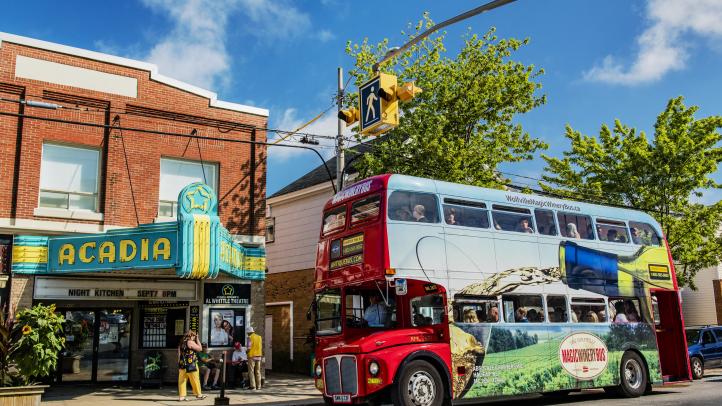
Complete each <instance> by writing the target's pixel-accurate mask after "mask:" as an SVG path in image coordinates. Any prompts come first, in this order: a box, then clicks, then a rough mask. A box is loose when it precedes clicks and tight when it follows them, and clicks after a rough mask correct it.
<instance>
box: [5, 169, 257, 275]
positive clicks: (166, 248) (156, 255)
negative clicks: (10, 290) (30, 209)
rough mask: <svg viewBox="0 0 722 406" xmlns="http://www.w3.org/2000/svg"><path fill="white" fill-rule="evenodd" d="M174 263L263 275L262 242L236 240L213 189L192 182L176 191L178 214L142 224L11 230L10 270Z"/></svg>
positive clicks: (211, 271)
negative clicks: (71, 230)
mask: <svg viewBox="0 0 722 406" xmlns="http://www.w3.org/2000/svg"><path fill="white" fill-rule="evenodd" d="M168 268H175V270H176V275H177V276H178V277H180V278H186V279H209V278H215V277H216V276H218V272H225V273H227V274H230V275H233V276H235V277H238V278H243V279H252V280H254V279H255V280H258V279H265V269H266V254H265V250H264V249H263V248H256V247H244V246H241V245H240V244H238V243H236V242H235V241H234V240H233V238H232V236H231V234H230V233H229V232H228V230H226V229H225V228H224V227H223V225H221V222H220V219H219V218H218V201H217V198H216V194H215V192H213V190H212V189H211V188H210V187H209V186H208V185H205V184H203V183H192V184H190V185H188V186H186V187H185V188H183V190H182V191H181V192H180V194H179V195H178V220H177V221H175V222H167V223H155V224H142V225H140V226H138V227H136V228H131V229H119V230H112V231H108V232H107V233H101V234H84V235H70V236H50V237H38V236H15V237H14V240H13V255H12V272H13V273H19V274H36V275H62V274H68V273H80V272H107V271H115V270H127V269H168Z"/></svg>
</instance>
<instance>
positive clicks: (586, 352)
mask: <svg viewBox="0 0 722 406" xmlns="http://www.w3.org/2000/svg"><path fill="white" fill-rule="evenodd" d="M607 355H608V351H607V346H606V345H605V344H604V341H602V340H601V339H600V338H599V337H597V336H595V335H594V334H589V333H573V334H570V335H568V336H567V337H566V338H564V340H562V342H561V344H559V361H561V363H562V368H564V370H565V371H566V372H567V373H569V374H570V375H571V376H573V377H575V378H577V379H579V380H581V381H588V380H592V379H594V378H596V377H597V376H599V375H600V374H601V373H602V372H604V370H605V369H606V368H607V362H608V356H607Z"/></svg>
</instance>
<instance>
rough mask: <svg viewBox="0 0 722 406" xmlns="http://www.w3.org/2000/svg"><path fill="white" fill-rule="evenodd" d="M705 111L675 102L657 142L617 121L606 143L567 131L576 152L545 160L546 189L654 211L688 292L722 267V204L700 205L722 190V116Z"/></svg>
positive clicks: (663, 117)
mask: <svg viewBox="0 0 722 406" xmlns="http://www.w3.org/2000/svg"><path fill="white" fill-rule="evenodd" d="M697 110H698V107H696V106H692V107H686V106H685V105H684V99H683V98H682V97H677V98H674V99H671V100H670V101H669V102H668V104H667V108H666V109H665V110H664V111H663V112H662V113H661V114H660V115H659V116H658V117H657V122H656V124H655V126H654V129H655V131H654V138H653V139H652V140H651V141H650V140H648V139H647V136H646V135H645V133H644V132H638V131H637V130H636V129H634V128H630V127H627V126H625V125H623V124H622V123H620V122H619V121H618V120H617V121H615V124H614V128H613V129H610V128H609V127H608V126H607V125H602V128H601V130H600V132H599V136H598V137H595V136H587V135H583V134H581V133H580V132H578V131H575V130H574V129H572V127H570V126H567V129H566V137H567V138H568V139H569V141H570V142H571V147H570V149H569V150H568V151H565V152H564V157H563V158H562V159H559V158H554V157H550V156H543V157H544V159H545V160H546V163H547V167H546V174H545V175H544V176H543V179H544V182H543V183H542V188H543V189H545V190H547V191H552V192H554V193H556V194H561V195H564V196H568V197H570V198H576V199H589V200H594V201H598V202H601V203H607V204H623V205H631V206H634V207H638V208H640V209H643V210H647V211H648V212H649V214H650V215H652V216H654V217H655V218H656V219H657V221H659V223H660V224H661V225H662V229H663V230H664V233H665V235H666V237H667V240H668V242H669V247H670V249H671V251H672V257H673V258H674V260H675V263H676V264H677V267H676V268H677V279H678V283H679V285H680V286H685V285H689V286H691V287H693V288H694V285H693V278H694V276H695V274H696V273H697V271H699V270H700V269H703V268H706V267H709V266H714V265H716V264H717V263H719V262H720V261H721V260H722V237H720V235H719V233H718V232H717V231H718V228H719V227H720V224H721V222H722V203H721V202H717V203H715V204H713V205H710V206H705V205H702V204H699V203H694V202H693V201H692V198H693V197H695V196H696V197H699V196H701V193H700V191H701V190H703V189H719V188H720V187H722V185H720V184H718V183H716V182H715V181H714V180H713V179H712V178H711V177H710V176H711V175H712V174H713V173H714V172H715V171H716V170H717V168H718V166H719V163H720V161H722V147H720V146H719V143H720V141H721V140H722V135H721V134H720V133H719V132H718V131H717V130H718V129H719V128H720V127H722V117H721V116H710V117H705V118H701V119H696V118H695V117H694V115H695V113H696V112H697Z"/></svg>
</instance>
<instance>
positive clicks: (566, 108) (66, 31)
mask: <svg viewBox="0 0 722 406" xmlns="http://www.w3.org/2000/svg"><path fill="white" fill-rule="evenodd" d="M484 2H485V0H484V1H469V0H453V1H452V0H449V1H438V0H437V1H431V0H417V1H411V0H404V1H401V0H398V1H378V0H366V1H363V2H358V1H356V2H352V1H350V0H349V1H342V0H317V1H316V0H296V1H291V0H126V1H117V2H99V1H90V0H86V1H80V0H79V1H75V2H72V6H69V4H68V3H66V2H58V1H51V0H47V1H33V2H10V3H8V4H6V5H5V6H4V7H3V12H2V14H0V31H4V32H9V33H13V34H18V35H23V36H28V37H33V38H37V39H42V40H46V41H51V42H56V43H61V44H65V45H70V46H75V47H79V48H86V49H91V50H96V51H100V52H105V53H109V54H114V55H119V56H124V57H129V58H134V59H139V60H145V61H149V62H152V63H155V64H157V65H158V67H159V71H160V73H162V74H164V75H166V76H170V77H173V78H175V79H179V80H183V81H186V82H188V83H191V84H194V85H196V86H200V87H203V88H207V89H210V90H213V91H215V92H217V93H218V95H219V98H220V99H222V100H227V101H231V102H236V103H243V104H249V105H253V106H257V107H262V108H267V109H269V110H270V117H269V120H270V123H269V127H270V128H279V129H284V130H293V129H295V128H297V127H298V126H299V125H301V124H302V123H304V122H306V121H308V120H310V119H311V118H313V117H315V116H316V115H317V114H319V113H320V112H322V111H324V110H326V109H327V108H329V107H330V106H331V105H332V103H333V96H334V93H335V92H336V86H337V76H336V72H337V68H338V67H343V68H344V70H345V71H348V69H350V68H351V67H352V66H353V60H352V59H351V58H350V57H349V56H347V55H346V54H345V52H344V49H345V45H346V42H347V41H349V40H350V41H352V42H361V41H362V40H363V39H364V38H366V37H367V38H368V39H369V41H370V42H371V43H376V42H379V41H381V40H383V39H384V38H388V39H389V41H390V43H391V44H394V45H401V44H403V42H404V40H405V38H404V36H403V35H402V34H401V31H402V30H404V29H406V28H407V27H408V24H409V23H414V22H416V21H418V20H419V19H420V18H421V16H422V14H423V13H424V12H425V11H428V12H430V15H431V17H432V18H433V19H434V20H435V21H437V22H440V21H443V20H446V19H448V18H450V17H453V16H455V15H457V14H460V13H462V12H464V11H467V10H470V9H472V8H475V7H477V6H479V5H481V4H483V3H484ZM720 21H722V0H603V1H591V0H543V1H542V0H517V1H516V2H513V3H511V4H509V5H507V6H504V7H502V8H499V9H496V10H493V11H491V12H488V13H484V14H482V15H479V16H476V17H473V18H471V19H469V20H466V21H463V22H461V23H458V24H456V25H455V26H452V27H449V28H448V29H447V30H446V31H447V36H446V42H445V43H446V46H447V49H448V52H449V53H448V55H449V56H450V57H453V56H455V55H456V53H457V52H458V50H459V48H460V47H461V46H462V45H463V38H462V37H463V35H464V33H465V32H467V30H471V32H474V33H478V34H483V33H484V32H486V31H487V30H488V29H489V27H492V26H494V27H496V28H497V34H498V36H499V37H514V38H527V37H528V38H530V40H531V42H530V44H529V45H528V46H526V47H524V48H522V49H521V50H520V51H519V52H517V53H516V54H514V55H513V58H514V59H515V60H518V61H520V62H523V63H525V64H533V65H534V66H536V67H539V68H543V69H544V70H545V72H546V73H545V74H544V75H543V76H541V78H539V81H540V82H541V83H542V85H543V88H542V89H541V91H540V94H546V95H547V99H548V101H547V104H546V105H544V106H542V107H540V108H537V109H535V110H533V111H532V112H529V113H527V114H525V115H523V116H518V117H516V118H515V120H516V121H517V122H519V123H521V124H522V125H523V127H524V129H525V130H526V131H528V132H529V133H530V134H531V135H532V136H533V137H537V138H541V139H543V140H545V141H546V142H548V143H549V144H550V148H549V149H548V150H547V151H546V153H547V154H549V155H553V156H560V155H561V153H562V151H563V150H564V149H566V148H567V147H568V143H567V142H566V139H565V138H564V129H565V125H567V124H568V125H571V126H572V127H573V128H575V129H576V130H579V131H581V132H582V133H584V134H588V135H591V134H598V131H599V127H600V126H601V125H602V124H603V123H607V124H610V125H611V124H613V122H614V119H620V120H621V121H622V122H623V123H625V124H626V125H628V126H632V127H636V128H638V129H639V130H642V131H645V132H647V134H650V135H651V134H652V133H653V125H654V121H655V119H656V117H657V115H658V114H659V113H660V112H661V111H662V110H663V109H664V107H665V105H666V103H667V101H668V100H669V99H670V98H672V97H676V96H679V95H681V96H684V97H685V102H686V104H687V105H697V106H699V107H700V110H699V112H698V113H697V117H698V118H701V117H706V116H710V115H716V114H721V113H722V98H721V97H720V95H721V94H722V80H720V74H719V66H721V65H722V45H720V44H721V43H722V42H721V41H720V40H721V39H722V24H720ZM336 126H337V120H336V117H335V111H334V110H333V109H332V110H331V111H329V112H328V113H327V114H326V115H324V116H322V117H321V118H320V119H319V120H318V121H317V122H315V123H314V124H312V125H311V126H309V127H307V128H305V129H304V130H303V131H304V132H308V133H313V134H320V135H328V136H331V135H334V134H335V133H336ZM271 136H272V137H273V136H274V135H272V134H271ZM318 149H319V151H320V152H321V153H322V154H323V156H324V157H331V156H333V154H334V150H333V146H332V143H331V142H330V141H326V140H321V145H320V146H319V147H318ZM319 164H320V160H319V159H318V157H317V156H315V155H314V154H313V153H312V152H309V151H298V150H295V149H291V148H282V147H271V148H270V150H269V160H268V178H267V181H268V184H267V192H268V194H269V195H270V194H272V193H274V192H275V191H277V190H279V189H280V188H282V187H283V186H285V185H286V184H288V183H290V182H292V181H293V180H295V179H296V178H298V177H299V176H301V175H303V174H304V173H305V172H306V171H308V170H310V169H312V168H314V167H316V166H317V165H319ZM543 168H544V162H543V160H541V158H539V157H537V158H536V159H535V160H533V161H527V162H520V163H514V164H508V165H505V166H504V167H503V168H502V170H504V171H506V172H510V173H515V174H519V175H524V176H529V177H532V178H536V177H539V174H540V173H541V172H542V170H543ZM511 179H512V181H514V182H515V183H523V182H529V180H528V179H525V178H521V177H517V178H511ZM715 179H716V180H718V181H722V173H721V172H719V171H718V173H716V174H715ZM532 182H533V181H532ZM720 199H722V193H720V192H719V191H712V192H706V193H705V194H704V196H703V197H702V198H701V201H702V202H704V203H713V202H716V201H718V200H720Z"/></svg>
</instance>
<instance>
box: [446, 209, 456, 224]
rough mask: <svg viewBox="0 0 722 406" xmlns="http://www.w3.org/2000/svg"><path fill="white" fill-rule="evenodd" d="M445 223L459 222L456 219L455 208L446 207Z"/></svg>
mask: <svg viewBox="0 0 722 406" xmlns="http://www.w3.org/2000/svg"><path fill="white" fill-rule="evenodd" d="M446 224H451V225H459V223H458V222H457V221H456V209H454V208H451V209H448V211H447V213H446Z"/></svg>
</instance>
